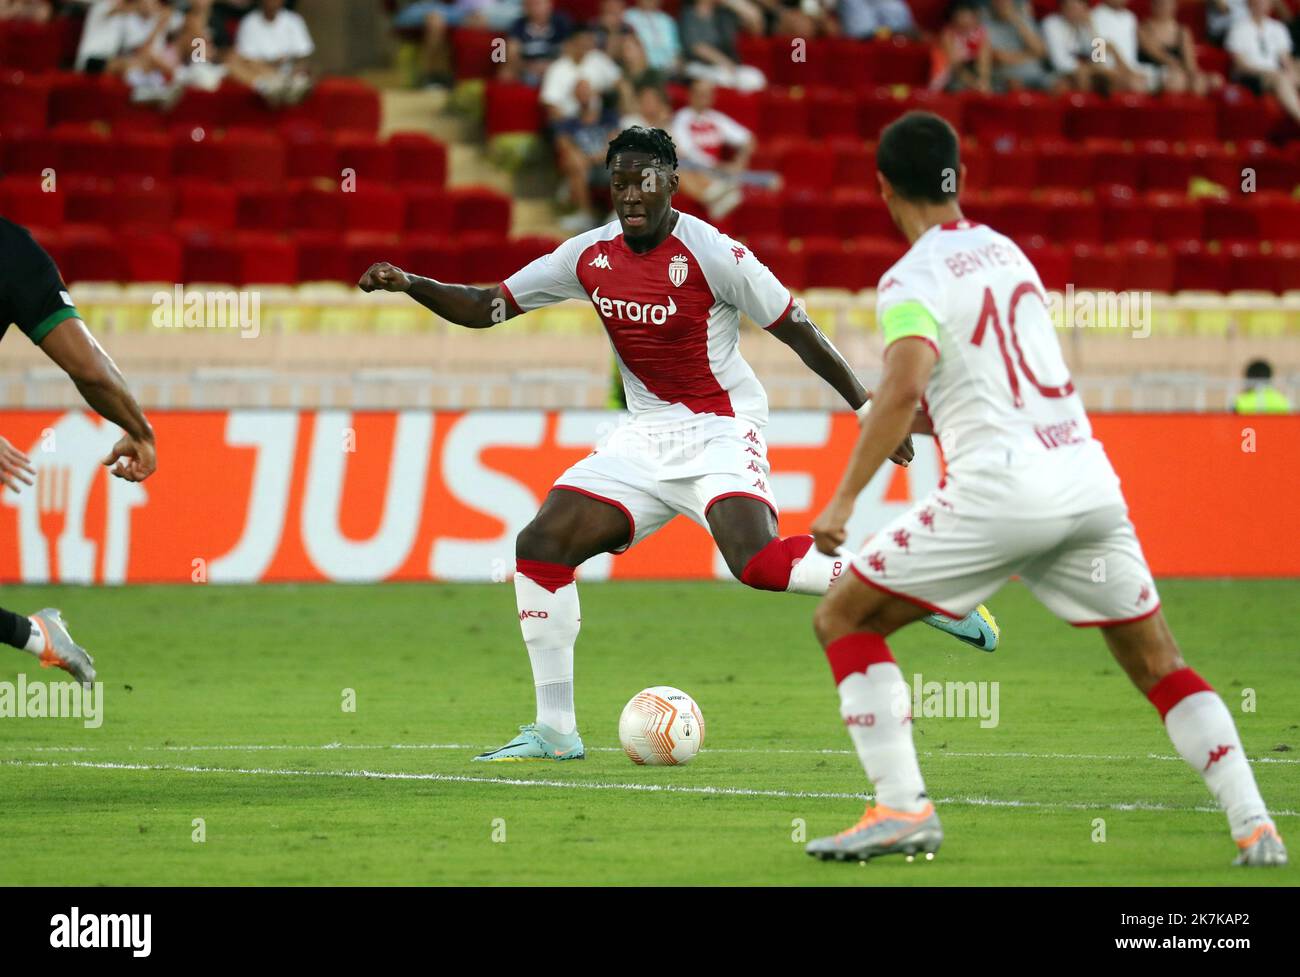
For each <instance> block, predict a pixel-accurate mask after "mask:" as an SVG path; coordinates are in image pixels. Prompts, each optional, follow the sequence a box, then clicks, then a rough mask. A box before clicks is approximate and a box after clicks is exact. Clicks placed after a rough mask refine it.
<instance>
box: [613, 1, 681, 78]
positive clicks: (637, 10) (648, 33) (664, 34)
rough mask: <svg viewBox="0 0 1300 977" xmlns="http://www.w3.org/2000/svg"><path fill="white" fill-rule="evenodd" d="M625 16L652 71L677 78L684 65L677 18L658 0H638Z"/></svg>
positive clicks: (661, 76) (661, 75)
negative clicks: (661, 8) (674, 18)
mask: <svg viewBox="0 0 1300 977" xmlns="http://www.w3.org/2000/svg"><path fill="white" fill-rule="evenodd" d="M623 19H624V20H625V21H627V24H628V26H629V27H631V28H632V30H633V31H635V32H636V36H637V40H639V41H640V42H641V49H642V50H643V51H645V58H646V63H647V64H648V65H649V67H650V70H651V71H653V72H655V73H656V74H658V75H659V76H660V78H661V79H667V78H674V77H676V76H677V75H678V74H679V73H680V71H681V65H682V39H681V35H680V34H679V33H678V31H677V21H675V20H673V19H672V17H670V16H668V14H666V13H664V12H663V11H662V10H660V9H659V0H636V6H635V7H633V8H632V9H631V10H629V11H628V12H627V13H626V14H624V16H623Z"/></svg>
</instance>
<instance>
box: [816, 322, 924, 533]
mask: <svg viewBox="0 0 1300 977" xmlns="http://www.w3.org/2000/svg"><path fill="white" fill-rule="evenodd" d="M887 354H888V355H886V356H885V375H884V376H883V377H881V378H880V386H879V387H877V388H876V392H875V395H874V396H873V397H872V398H871V410H870V412H869V413H868V414H867V416H866V419H865V420H864V421H863V422H862V431H861V433H860V434H859V435H858V443H857V444H856V445H854V447H853V455H852V457H851V458H850V459H849V464H848V467H847V468H846V469H845V471H844V477H843V478H842V479H841V480H840V485H839V488H838V489H836V491H835V495H834V497H833V498H832V499H831V501H830V503H829V504H828V505H827V506H826V508H825V510H823V512H822V514H821V515H820V516H818V517H817V520H816V521H815V522H814V523H813V525H812V533H813V540H814V542H815V543H816V545H817V548H818V549H819V550H821V552H823V553H827V554H830V553H834V552H835V549H836V548H837V547H839V546H843V545H844V541H845V540H846V539H847V538H848V522H849V519H850V518H851V517H852V516H853V505H854V503H855V502H856V501H857V498H858V496H859V495H860V494H862V490H863V489H864V488H866V487H867V483H868V482H870V481H871V479H872V478H873V477H874V476H875V474H876V472H877V471H878V470H879V468H880V466H881V465H883V464H884V463H885V459H887V458H888V457H889V452H890V447H889V446H890V445H895V444H898V442H899V441H900V440H901V439H902V438H904V437H905V436H906V435H907V432H908V431H909V430H910V429H911V427H912V422H913V419H914V418H915V416H916V404H917V402H918V401H919V400H920V399H921V396H922V395H923V394H924V393H925V387H926V384H927V383H928V382H929V380H930V373H931V372H932V371H933V370H934V364H935V363H936V362H937V357H936V355H935V352H934V349H933V347H932V346H931V345H930V344H929V343H928V342H923V341H918V340H916V339H913V338H911V337H907V338H904V339H901V340H899V341H897V342H895V343H892V344H891V345H890V346H889V347H888V349H887Z"/></svg>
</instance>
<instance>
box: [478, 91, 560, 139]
mask: <svg viewBox="0 0 1300 977" xmlns="http://www.w3.org/2000/svg"><path fill="white" fill-rule="evenodd" d="M485 97H486V102H485V104H484V110H483V111H484V118H483V126H484V130H485V131H486V133H487V134H488V135H489V136H498V135H501V134H502V133H506V132H538V131H539V130H540V129H541V128H542V125H543V123H544V122H545V114H544V113H543V112H542V104H541V102H540V101H539V100H538V97H537V89H536V88H532V87H530V86H528V85H524V84H521V83H519V82H504V81H491V82H488V85H487V92H486V96H485Z"/></svg>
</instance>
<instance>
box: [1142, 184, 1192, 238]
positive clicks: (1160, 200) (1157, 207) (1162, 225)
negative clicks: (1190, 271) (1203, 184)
mask: <svg viewBox="0 0 1300 977" xmlns="http://www.w3.org/2000/svg"><path fill="white" fill-rule="evenodd" d="M1146 200H1147V203H1148V204H1149V205H1150V206H1151V207H1152V208H1154V216H1153V220H1154V224H1155V234H1154V236H1155V237H1156V238H1157V239H1159V240H1161V241H1167V242H1173V241H1190V240H1193V239H1196V238H1199V237H1201V235H1202V234H1204V232H1205V210H1204V208H1202V207H1201V205H1200V203H1199V202H1198V201H1195V200H1188V199H1187V197H1186V196H1185V195H1184V194H1180V193H1149V194H1147V196H1146Z"/></svg>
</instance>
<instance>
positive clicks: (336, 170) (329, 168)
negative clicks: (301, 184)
mask: <svg viewBox="0 0 1300 977" xmlns="http://www.w3.org/2000/svg"><path fill="white" fill-rule="evenodd" d="M284 148H285V173H286V175H287V176H288V178H289V179H290V180H314V179H326V180H330V181H332V182H333V183H334V184H335V185H336V186H337V184H338V181H339V179H340V173H341V171H342V167H341V166H340V165H339V160H338V149H337V147H336V146H335V145H334V140H333V139H332V138H330V137H329V136H327V135H325V134H324V133H322V132H321V131H320V130H315V129H293V130H291V131H289V132H287V133H286V134H285V147H284Z"/></svg>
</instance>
